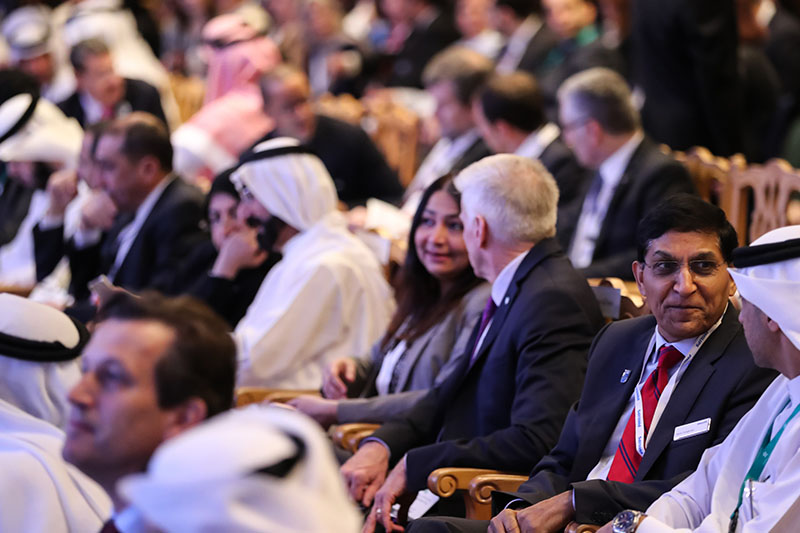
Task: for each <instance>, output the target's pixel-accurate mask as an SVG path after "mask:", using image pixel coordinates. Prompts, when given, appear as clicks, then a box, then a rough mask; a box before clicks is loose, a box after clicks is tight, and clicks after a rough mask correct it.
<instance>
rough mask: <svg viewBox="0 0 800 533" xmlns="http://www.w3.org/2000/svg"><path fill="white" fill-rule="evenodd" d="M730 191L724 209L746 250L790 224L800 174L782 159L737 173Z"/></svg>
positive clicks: (732, 179)
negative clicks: (747, 245) (747, 246)
mask: <svg viewBox="0 0 800 533" xmlns="http://www.w3.org/2000/svg"><path fill="white" fill-rule="evenodd" d="M728 188H729V193H728V198H727V200H726V202H725V203H724V205H722V208H723V209H724V210H725V213H726V214H727V216H728V220H730V221H731V224H733V227H734V228H736V233H737V234H738V235H739V244H740V245H741V246H744V245H746V244H749V243H751V242H753V241H754V240H756V239H757V238H759V237H760V236H761V235H763V234H765V233H766V232H768V231H771V230H773V229H776V228H780V227H782V226H785V225H787V224H788V220H787V216H786V214H787V208H788V206H789V201H790V199H791V196H792V192H794V191H800V171H798V170H797V169H794V168H792V166H791V165H790V164H789V163H787V162H786V161H784V160H782V159H773V160H771V161H768V162H767V163H766V164H763V165H759V164H753V165H748V166H746V167H743V168H735V169H733V171H732V172H731V174H730V182H729V185H728Z"/></svg>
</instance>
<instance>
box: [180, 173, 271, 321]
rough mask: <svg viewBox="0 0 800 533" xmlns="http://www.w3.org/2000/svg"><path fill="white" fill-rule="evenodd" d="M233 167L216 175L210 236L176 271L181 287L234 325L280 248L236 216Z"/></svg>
mask: <svg viewBox="0 0 800 533" xmlns="http://www.w3.org/2000/svg"><path fill="white" fill-rule="evenodd" d="M232 171H233V169H231V170H227V171H225V172H223V173H222V174H220V175H219V176H217V177H216V178H215V179H214V181H213V182H212V184H211V189H210V190H209V191H208V195H207V197H206V201H207V202H208V205H207V213H208V228H209V232H210V233H211V240H209V241H206V242H203V243H202V244H200V245H199V246H197V247H196V248H195V250H194V252H193V253H192V254H191V255H190V256H189V257H188V258H187V260H186V261H185V262H184V263H183V267H182V269H181V271H180V272H179V273H178V274H177V275H176V277H175V280H176V284H179V287H180V290H177V291H175V292H181V293H186V294H190V295H192V296H194V297H196V298H199V299H200V300H203V301H204V302H206V303H207V304H208V305H209V306H211V308H212V309H214V311H216V312H217V313H218V314H219V315H220V316H222V317H223V318H224V319H225V320H227V322H228V323H229V324H230V325H231V327H235V326H236V324H237V323H238V322H239V320H241V318H242V317H243V316H244V314H245V312H247V308H248V306H249V305H250V303H251V302H252V301H253V298H255V295H256V293H257V292H258V288H259V287H260V286H261V282H262V281H263V280H264V277H265V276H266V275H267V272H269V269H270V268H272V266H273V265H274V264H275V263H277V262H278V261H279V260H280V254H279V253H277V252H270V253H269V254H267V252H265V251H263V250H260V249H258V248H257V246H256V245H254V244H253V243H254V242H256V241H255V239H256V237H255V234H256V232H255V230H253V229H252V228H244V227H242V225H241V223H240V222H239V221H238V220H237V217H236V211H237V208H238V206H239V194H238V193H237V192H236V188H235V187H234V186H233V183H231V181H230V175H231V173H232Z"/></svg>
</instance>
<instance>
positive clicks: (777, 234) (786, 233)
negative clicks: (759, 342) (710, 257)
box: [728, 226, 800, 350]
mask: <svg viewBox="0 0 800 533" xmlns="http://www.w3.org/2000/svg"><path fill="white" fill-rule="evenodd" d="M792 239H800V226H786V227H783V228H778V229H776V230H773V231H770V232H768V233H765V234H764V235H762V236H761V237H759V238H758V239H756V240H755V241H753V243H752V244H751V245H750V249H751V250H752V247H755V246H760V245H765V244H773V243H781V242H784V241H788V240H792ZM796 246H800V243H798V244H796ZM733 263H734V265H736V264H737V257H736V253H735V252H734V259H733ZM728 270H729V272H730V273H731V276H732V277H733V281H735V282H736V287H737V288H738V289H739V294H741V295H742V297H743V298H744V299H745V300H747V301H748V302H750V303H752V304H753V305H755V306H756V307H758V308H759V309H761V311H762V312H764V314H766V315H767V316H768V317H770V318H771V319H772V320H774V321H775V322H777V323H778V325H779V326H780V327H781V331H782V332H783V334H784V335H786V337H787V338H788V339H789V340H790V341H791V342H792V344H794V345H795V347H797V349H798V350H800V257H794V258H791V259H786V260H777V261H774V262H770V263H766V264H757V265H755V266H749V267H744V268H729V269H728Z"/></svg>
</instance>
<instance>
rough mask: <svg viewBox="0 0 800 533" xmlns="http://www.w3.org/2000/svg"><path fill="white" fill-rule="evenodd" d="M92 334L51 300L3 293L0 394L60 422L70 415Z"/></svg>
mask: <svg viewBox="0 0 800 533" xmlns="http://www.w3.org/2000/svg"><path fill="white" fill-rule="evenodd" d="M87 340H88V335H87V333H86V332H85V330H81V329H79V327H78V326H77V325H76V323H75V322H74V321H73V320H72V319H71V318H69V317H68V316H67V315H65V314H64V313H62V312H61V311H58V310H56V309H54V308H52V307H50V306H47V305H44V304H40V303H37V302H33V301H31V300H27V299H25V298H21V297H19V296H14V295H11V294H0V400H5V401H6V402H8V403H10V404H12V405H14V406H16V407H18V408H19V409H22V410H23V411H25V412H26V413H28V414H30V415H32V416H35V417H36V418H39V419H41V420H44V421H46V422H49V423H50V424H53V425H54V426H57V427H62V428H63V427H64V426H65V424H66V421H67V415H68V409H69V403H68V401H67V394H68V393H69V391H70V389H71V388H72V387H74V386H75V384H77V383H78V381H79V380H80V378H81V369H80V365H79V362H78V361H79V360H78V355H79V353H80V351H81V349H82V347H83V345H84V344H86V341H87Z"/></svg>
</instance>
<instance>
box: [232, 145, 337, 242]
mask: <svg viewBox="0 0 800 533" xmlns="http://www.w3.org/2000/svg"><path fill="white" fill-rule="evenodd" d="M292 148H298V151H296V152H290V153H283V152H284V151H285V150H291V149H292ZM301 150H302V148H300V143H299V142H298V141H297V140H295V139H290V138H288V137H279V138H277V139H271V140H269V141H264V142H263V143H260V144H258V145H257V146H256V147H255V149H254V152H255V155H254V156H253V159H251V160H248V161H246V162H245V163H243V164H242V165H241V166H240V167H239V168H238V169H237V170H236V171H235V172H234V173H233V175H232V176H231V181H232V182H233V183H234V185H236V187H237V188H239V189H240V188H241V186H242V185H244V186H246V187H247V189H248V190H249V191H250V192H251V193H252V194H253V196H255V198H256V199H257V200H258V201H259V203H261V205H263V206H264V207H265V208H266V209H267V211H269V213H270V214H271V215H273V216H276V217H278V218H279V219H281V220H282V221H284V222H286V223H287V224H288V225H289V226H291V227H293V228H295V229H296V230H299V231H301V232H302V231H306V230H308V229H309V228H311V227H312V226H313V225H315V224H317V223H318V222H320V221H321V220H323V219H324V218H326V217H327V216H328V215H329V214H330V213H333V212H335V211H336V207H337V204H338V202H339V197H338V196H337V194H336V187H335V186H334V184H333V179H331V175H330V174H329V173H328V169H326V168H325V165H324V164H323V163H322V161H321V160H320V159H319V158H318V157H317V156H315V155H313V154H311V153H307V152H303V151H301ZM272 153H274V154H275V155H270V154H272Z"/></svg>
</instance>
